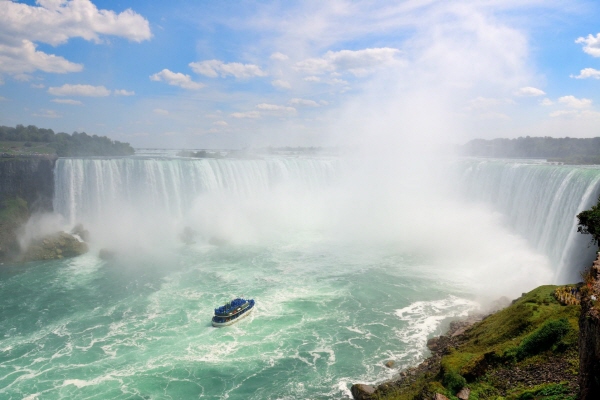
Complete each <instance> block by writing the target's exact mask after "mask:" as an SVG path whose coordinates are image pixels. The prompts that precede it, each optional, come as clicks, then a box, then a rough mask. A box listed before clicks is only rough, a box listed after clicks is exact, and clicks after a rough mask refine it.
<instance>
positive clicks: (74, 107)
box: [0, 0, 600, 148]
mask: <svg viewBox="0 0 600 400" xmlns="http://www.w3.org/2000/svg"><path fill="white" fill-rule="evenodd" d="M599 89H600V4H599V3H598V2H597V1H552V0H543V1H542V0H487V1H486V0H481V1H461V0H456V1H452V0H439V1H435V0H409V1H342V0H333V1H326V2H323V1H253V2H250V1H178V0H173V1H168V2H165V1H89V0H70V1H66V0H38V1H7V0H0V124H1V125H8V126H14V125H16V124H24V125H29V124H33V125H37V126H39V127H47V128H52V129H54V130H55V131H64V132H69V133H70V132H73V131H85V132H87V133H89V134H98V135H107V136H109V137H111V138H113V139H116V140H121V141H127V142H130V143H132V144H133V145H134V146H136V147H167V148H181V147H191V148H241V147H247V146H267V145H272V146H286V145H290V146H313V145H315V146H319V145H361V144H365V143H368V142H373V141H375V142H379V143H382V144H383V145H385V146H391V147H395V146H403V145H405V144H407V143H415V142H420V143H426V144H428V145H430V144H432V143H464V142H465V141H467V140H469V139H472V138H476V137H481V138H493V137H518V136H526V135H530V136H554V137H564V136H570V137H594V136H600V95H599V94H600V90H599Z"/></svg>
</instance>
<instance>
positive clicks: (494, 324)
mask: <svg viewBox="0 0 600 400" xmlns="http://www.w3.org/2000/svg"><path fill="white" fill-rule="evenodd" d="M555 289H556V286H541V287H539V288H537V289H534V290H532V291H531V292H529V293H526V294H524V295H523V296H521V297H520V298H519V299H517V300H515V301H514V302H513V303H512V304H511V305H510V306H509V307H507V308H505V309H503V310H500V311H498V312H496V313H494V314H491V315H488V316H486V317H485V318H481V317H478V316H474V317H472V318H470V319H467V320H465V321H458V322H455V323H452V324H451V325H450V329H449V331H448V332H447V333H446V334H445V335H443V336H441V337H439V338H434V339H431V340H430V341H429V342H428V344H427V345H428V347H429V349H430V351H431V356H430V357H429V358H427V359H426V360H425V361H423V362H422V363H421V364H419V365H418V366H416V367H412V368H409V369H407V370H405V371H402V372H401V373H400V374H399V376H398V377H397V378H395V379H393V380H391V381H388V382H384V383H382V384H380V385H378V386H376V387H372V386H368V385H360V384H356V385H353V386H352V393H353V396H354V398H355V399H369V400H370V399H390V400H391V399H393V400H408V399H436V400H443V399H462V400H464V399H470V400H473V399H475V400H476V399H520V400H525V399H555V400H557V399H563V400H566V399H575V398H576V395H577V393H578V391H579V385H578V369H579V353H578V337H579V326H578V319H579V314H580V309H581V307H580V306H579V305H575V304H574V305H562V304H561V303H560V302H559V301H558V300H557V299H556V298H555V296H554V291H555Z"/></svg>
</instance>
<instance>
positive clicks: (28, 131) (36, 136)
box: [0, 125, 134, 157]
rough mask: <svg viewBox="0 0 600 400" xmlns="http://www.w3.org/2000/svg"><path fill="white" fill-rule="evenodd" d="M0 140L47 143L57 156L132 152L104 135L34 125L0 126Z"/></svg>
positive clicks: (126, 146) (109, 154) (126, 154)
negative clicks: (57, 131) (69, 131)
mask: <svg viewBox="0 0 600 400" xmlns="http://www.w3.org/2000/svg"><path fill="white" fill-rule="evenodd" d="M0 141H11V142H25V146H27V143H32V142H38V143H47V144H48V146H49V147H52V148H54V149H55V150H56V155H57V156H59V157H78V156H128V155H131V154H133V153H134V150H133V147H131V146H130V145H129V143H123V142H119V141H118V140H111V139H109V138H107V137H106V136H98V135H91V136H90V135H88V134H87V133H85V132H73V133H72V134H70V135H69V134H68V133H64V132H59V133H54V131H53V130H52V129H44V128H38V127H37V126H35V125H29V126H24V125H17V126H16V127H14V128H13V127H10V126H0Z"/></svg>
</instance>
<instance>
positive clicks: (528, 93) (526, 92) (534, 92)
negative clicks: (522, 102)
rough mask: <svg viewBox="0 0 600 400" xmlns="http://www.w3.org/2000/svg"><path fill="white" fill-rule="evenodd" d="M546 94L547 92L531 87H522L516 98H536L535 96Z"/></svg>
mask: <svg viewBox="0 0 600 400" xmlns="http://www.w3.org/2000/svg"><path fill="white" fill-rule="evenodd" d="M545 94H546V92H544V91H543V90H541V89H538V88H534V87H531V86H525V87H522V88H520V89H519V90H517V91H516V93H515V95H516V96H521V97H535V96H543V95H545Z"/></svg>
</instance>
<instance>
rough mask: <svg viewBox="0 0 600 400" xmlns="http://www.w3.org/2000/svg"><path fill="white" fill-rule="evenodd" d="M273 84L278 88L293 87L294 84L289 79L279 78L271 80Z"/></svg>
mask: <svg viewBox="0 0 600 400" xmlns="http://www.w3.org/2000/svg"><path fill="white" fill-rule="evenodd" d="M271 85H273V86H275V87H276V88H278V89H291V88H292V85H290V83H289V82H288V81H284V80H282V79H277V80H274V81H273V82H271Z"/></svg>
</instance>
